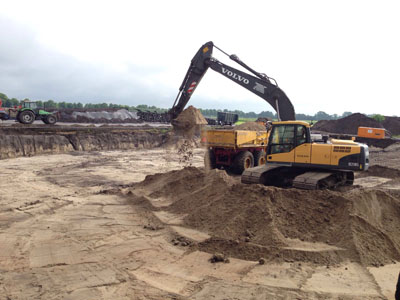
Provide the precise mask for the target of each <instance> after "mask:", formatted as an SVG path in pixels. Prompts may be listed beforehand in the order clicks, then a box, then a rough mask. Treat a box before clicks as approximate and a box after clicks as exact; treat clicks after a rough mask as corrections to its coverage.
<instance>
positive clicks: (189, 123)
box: [172, 105, 207, 128]
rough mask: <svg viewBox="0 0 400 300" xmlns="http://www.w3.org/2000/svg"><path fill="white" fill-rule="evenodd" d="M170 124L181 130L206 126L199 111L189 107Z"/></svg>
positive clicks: (205, 121)
mask: <svg viewBox="0 0 400 300" xmlns="http://www.w3.org/2000/svg"><path fill="white" fill-rule="evenodd" d="M172 124H173V125H175V126H179V127H181V128H190V127H193V126H194V125H206V124H207V120H206V119H205V118H204V117H203V115H202V114H201V112H200V110H198V109H197V108H195V107H194V106H192V105H191V106H189V107H188V108H186V109H185V110H184V111H183V112H182V113H181V114H180V115H179V116H178V117H177V118H176V119H174V120H172Z"/></svg>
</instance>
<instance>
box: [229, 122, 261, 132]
mask: <svg viewBox="0 0 400 300" xmlns="http://www.w3.org/2000/svg"><path fill="white" fill-rule="evenodd" d="M234 129H235V130H255V131H265V130H266V128H265V126H264V125H262V124H260V123H257V122H246V123H242V124H240V125H237V126H235V127H234Z"/></svg>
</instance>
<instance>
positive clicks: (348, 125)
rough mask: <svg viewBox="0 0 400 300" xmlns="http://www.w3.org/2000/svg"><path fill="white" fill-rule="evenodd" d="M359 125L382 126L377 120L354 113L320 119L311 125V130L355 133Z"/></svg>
mask: <svg viewBox="0 0 400 300" xmlns="http://www.w3.org/2000/svg"><path fill="white" fill-rule="evenodd" d="M359 126H363V127H372V128H383V125H382V124H381V123H379V122H378V121H376V120H374V119H372V118H369V117H367V116H366V115H363V114H360V113H355V114H352V115H350V116H347V117H345V118H342V119H338V120H321V121H319V122H317V123H316V124H315V125H314V126H313V127H312V130H313V131H324V132H331V133H342V134H357V130H358V127H359Z"/></svg>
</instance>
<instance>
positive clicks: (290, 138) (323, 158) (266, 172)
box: [241, 121, 369, 189]
mask: <svg viewBox="0 0 400 300" xmlns="http://www.w3.org/2000/svg"><path fill="white" fill-rule="evenodd" d="M311 137H312V136H311V131H310V124H308V123H307V122H303V121H283V122H273V123H272V128H271V131H270V135H269V140H268V146H267V154H266V164H265V165H262V166H257V167H254V168H248V169H246V170H244V172H243V173H242V177H241V181H242V182H243V183H259V184H264V185H273V186H280V187H290V186H292V187H295V188H301V189H324V188H335V187H337V186H342V185H352V184H353V181H354V171H366V170H368V166H369V150H368V146H367V145H365V144H360V143H356V142H354V141H352V140H335V139H332V140H328V138H327V137H324V138H322V139H319V140H312V139H311Z"/></svg>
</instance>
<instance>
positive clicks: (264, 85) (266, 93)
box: [169, 42, 295, 121]
mask: <svg viewBox="0 0 400 300" xmlns="http://www.w3.org/2000/svg"><path fill="white" fill-rule="evenodd" d="M214 47H215V46H214V44H213V42H208V43H206V44H204V45H203V46H202V47H201V48H200V49H199V50H198V51H197V53H196V55H195V56H194V57H193V59H192V61H191V63H190V66H189V69H188V71H187V73H186V76H185V78H184V80H183V82H182V84H181V86H180V88H179V93H178V95H177V97H176V99H175V102H174V105H173V107H172V108H171V110H170V111H169V113H170V115H171V119H174V118H176V117H177V116H178V115H179V114H180V113H181V112H182V111H183V109H184V108H185V106H186V104H187V103H188V102H189V99H190V97H191V95H192V94H193V92H194V91H195V89H196V87H197V86H198V85H199V83H200V81H201V79H202V78H203V76H204V74H205V73H206V72H207V70H208V68H211V69H212V70H214V71H216V72H217V73H220V74H221V75H223V76H225V77H227V78H229V79H230V80H232V81H234V82H235V83H237V84H239V85H241V86H242V87H244V88H246V89H248V90H249V91H250V92H252V93H254V94H256V95H257V96H259V97H261V98H263V99H264V100H265V101H267V102H268V103H269V104H270V105H271V106H272V107H273V108H274V110H275V111H276V112H277V114H278V119H279V120H282V121H288V120H295V111H294V107H293V105H292V103H291V102H290V100H289V98H288V97H287V96H286V94H285V93H284V92H283V91H282V90H281V89H280V88H279V87H278V85H277V84H276V82H275V84H273V83H272V82H271V78H269V77H268V76H266V75H265V74H262V73H258V72H256V71H255V70H253V69H252V68H250V67H249V66H247V65H246V64H245V63H244V62H242V61H241V60H240V59H239V58H238V57H237V56H236V55H229V57H230V58H231V59H232V60H233V61H235V62H236V63H238V64H239V65H241V66H242V67H244V68H246V69H247V70H248V71H250V72H251V73H253V74H254V75H255V76H252V75H250V74H248V73H245V72H243V71H240V70H237V69H235V68H232V67H231V66H228V65H226V64H224V63H222V62H220V61H218V60H217V59H215V58H214V57H212V51H213V48H214ZM216 48H217V47H216ZM217 49H219V48H217ZM219 50H220V49H219ZM221 51H222V50H221ZM224 53H225V52H224ZM225 54H226V53H225Z"/></svg>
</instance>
